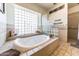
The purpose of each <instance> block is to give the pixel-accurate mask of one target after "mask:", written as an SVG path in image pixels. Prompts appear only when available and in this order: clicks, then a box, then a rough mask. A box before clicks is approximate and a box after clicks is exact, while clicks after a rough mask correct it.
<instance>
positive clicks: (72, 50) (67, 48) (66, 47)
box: [51, 43, 79, 56]
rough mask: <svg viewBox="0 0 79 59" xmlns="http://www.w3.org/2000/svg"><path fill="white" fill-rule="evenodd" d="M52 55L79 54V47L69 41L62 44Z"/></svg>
mask: <svg viewBox="0 0 79 59" xmlns="http://www.w3.org/2000/svg"><path fill="white" fill-rule="evenodd" d="M51 55H52V56H79V48H76V47H73V46H71V45H70V44H69V43H64V44H62V45H61V46H60V47H59V48H58V49H57V50H55V52H53V53H52V54H51Z"/></svg>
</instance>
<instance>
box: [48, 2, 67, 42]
mask: <svg viewBox="0 0 79 59" xmlns="http://www.w3.org/2000/svg"><path fill="white" fill-rule="evenodd" d="M61 5H63V4H60V5H58V6H61ZM58 6H57V7H58ZM55 8H56V7H55ZM53 9H54V8H53ZM57 19H61V22H62V25H61V26H60V28H59V38H60V39H62V40H64V42H67V4H65V6H64V8H63V9H61V10H59V11H57V12H54V13H52V14H50V15H49V21H50V22H52V23H54V21H55V20H57Z"/></svg>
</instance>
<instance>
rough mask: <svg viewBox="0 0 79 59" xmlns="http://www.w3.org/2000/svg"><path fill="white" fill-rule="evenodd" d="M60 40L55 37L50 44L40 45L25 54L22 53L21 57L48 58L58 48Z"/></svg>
mask: <svg viewBox="0 0 79 59" xmlns="http://www.w3.org/2000/svg"><path fill="white" fill-rule="evenodd" d="M58 42H59V39H58V38H57V37H54V38H52V39H50V40H49V41H48V42H45V43H44V44H41V45H39V46H38V47H36V48H33V49H31V50H29V51H27V52H25V53H22V54H21V55H20V56H31V55H32V56H46V55H47V56H48V55H50V54H51V53H52V52H53V51H54V50H55V49H56V48H57V47H58V46H59V44H58Z"/></svg>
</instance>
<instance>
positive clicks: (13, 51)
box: [0, 49, 20, 56]
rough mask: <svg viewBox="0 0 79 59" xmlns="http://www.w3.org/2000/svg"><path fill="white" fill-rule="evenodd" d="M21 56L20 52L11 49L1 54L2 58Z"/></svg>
mask: <svg viewBox="0 0 79 59" xmlns="http://www.w3.org/2000/svg"><path fill="white" fill-rule="evenodd" d="M19 55H20V52H19V51H18V50H15V49H9V50H7V51H5V52H3V53H1V54H0V56H19Z"/></svg>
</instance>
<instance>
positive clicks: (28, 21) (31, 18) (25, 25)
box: [15, 5, 41, 34]
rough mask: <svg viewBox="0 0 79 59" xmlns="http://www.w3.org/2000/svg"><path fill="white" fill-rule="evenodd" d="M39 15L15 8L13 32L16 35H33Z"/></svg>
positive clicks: (22, 8)
mask: <svg viewBox="0 0 79 59" xmlns="http://www.w3.org/2000/svg"><path fill="white" fill-rule="evenodd" d="M40 17H41V14H40V13H37V12H35V11H32V10H30V9H26V8H24V7H21V6H17V5H16V6H15V31H16V33H17V34H27V33H34V32H35V31H37V28H38V20H39V19H40Z"/></svg>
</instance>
